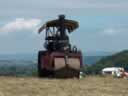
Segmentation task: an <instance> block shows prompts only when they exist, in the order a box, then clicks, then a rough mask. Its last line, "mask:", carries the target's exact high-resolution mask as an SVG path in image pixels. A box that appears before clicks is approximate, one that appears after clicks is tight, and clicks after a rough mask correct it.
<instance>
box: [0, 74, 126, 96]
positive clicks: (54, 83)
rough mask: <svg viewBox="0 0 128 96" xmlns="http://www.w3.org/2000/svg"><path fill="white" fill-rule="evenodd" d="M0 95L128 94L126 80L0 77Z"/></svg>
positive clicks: (88, 95) (118, 95) (94, 95)
mask: <svg viewBox="0 0 128 96" xmlns="http://www.w3.org/2000/svg"><path fill="white" fill-rule="evenodd" d="M0 96H128V80H125V79H116V78H115V79H114V78H111V77H106V78H105V77H96V76H94V77H86V78H84V79H81V80H78V79H65V80H64V79H39V78H34V77H33V78H16V77H0Z"/></svg>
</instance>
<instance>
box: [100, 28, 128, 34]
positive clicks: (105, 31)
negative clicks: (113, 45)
mask: <svg viewBox="0 0 128 96" xmlns="http://www.w3.org/2000/svg"><path fill="white" fill-rule="evenodd" d="M127 32H128V27H127V26H116V27H111V28H105V29H103V31H101V32H100V33H101V34H102V35H105V36H117V35H118V36H124V34H125V35H126V34H127Z"/></svg>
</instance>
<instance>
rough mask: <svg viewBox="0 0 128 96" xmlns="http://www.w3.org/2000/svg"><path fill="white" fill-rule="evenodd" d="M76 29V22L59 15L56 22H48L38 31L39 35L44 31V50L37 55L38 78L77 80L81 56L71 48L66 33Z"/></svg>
mask: <svg viewBox="0 0 128 96" xmlns="http://www.w3.org/2000/svg"><path fill="white" fill-rule="evenodd" d="M78 27H79V25H78V22H76V21H73V20H67V19H65V16H64V15H60V16H59V18H58V19H57V20H52V21H48V22H46V24H44V25H43V26H42V27H41V28H40V29H39V33H40V32H42V31H43V30H45V31H46V37H45V43H44V47H45V49H46V50H45V51H39V53H38V75H39V77H54V78H72V77H77V78H79V74H80V67H81V66H82V54H81V52H80V51H78V50H77V48H76V47H75V46H74V47H72V46H71V44H70V42H69V37H68V33H71V32H72V31H74V30H75V29H77V28H78Z"/></svg>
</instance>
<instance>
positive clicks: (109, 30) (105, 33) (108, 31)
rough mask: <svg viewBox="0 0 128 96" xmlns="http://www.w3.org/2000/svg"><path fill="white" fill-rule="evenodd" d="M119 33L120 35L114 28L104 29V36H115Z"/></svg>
mask: <svg viewBox="0 0 128 96" xmlns="http://www.w3.org/2000/svg"><path fill="white" fill-rule="evenodd" d="M117 33H118V31H117V30H115V29H113V28H108V29H104V30H103V34H104V35H109V36H112V35H115V34H117Z"/></svg>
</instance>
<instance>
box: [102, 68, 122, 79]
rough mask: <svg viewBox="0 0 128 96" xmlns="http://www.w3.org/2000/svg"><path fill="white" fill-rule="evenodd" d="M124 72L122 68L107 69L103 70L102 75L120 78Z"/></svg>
mask: <svg viewBox="0 0 128 96" xmlns="http://www.w3.org/2000/svg"><path fill="white" fill-rule="evenodd" d="M122 71H124V68H121V67H107V68H104V69H102V74H103V75H106V74H110V75H116V76H118V77H119V76H120V75H121V72H122Z"/></svg>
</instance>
